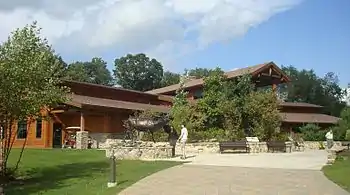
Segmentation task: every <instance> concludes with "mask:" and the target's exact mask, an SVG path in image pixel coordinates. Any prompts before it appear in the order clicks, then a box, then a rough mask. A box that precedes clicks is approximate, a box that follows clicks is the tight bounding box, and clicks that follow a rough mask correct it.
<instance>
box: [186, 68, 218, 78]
mask: <svg viewBox="0 0 350 195" xmlns="http://www.w3.org/2000/svg"><path fill="white" fill-rule="evenodd" d="M213 71H214V72H215V71H217V69H213V70H212V69H207V68H195V69H190V70H188V71H187V70H185V72H188V75H189V76H192V77H195V78H196V79H199V78H205V77H208V76H210V74H211V73H212V72H213Z"/></svg>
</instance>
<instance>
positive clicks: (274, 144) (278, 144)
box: [266, 141, 286, 152]
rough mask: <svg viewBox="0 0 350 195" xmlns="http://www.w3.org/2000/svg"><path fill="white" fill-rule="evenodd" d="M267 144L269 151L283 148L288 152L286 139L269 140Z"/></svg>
mask: <svg viewBox="0 0 350 195" xmlns="http://www.w3.org/2000/svg"><path fill="white" fill-rule="evenodd" d="M266 144H267V149H268V151H269V152H270V151H271V150H272V152H275V151H281V150H282V151H283V152H286V143H285V142H284V141H268V142H267V143H266Z"/></svg>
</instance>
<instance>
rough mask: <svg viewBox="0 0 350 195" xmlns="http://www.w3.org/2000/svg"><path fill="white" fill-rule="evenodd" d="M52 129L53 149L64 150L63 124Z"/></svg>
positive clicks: (54, 125) (58, 124) (55, 124)
mask: <svg viewBox="0 0 350 195" xmlns="http://www.w3.org/2000/svg"><path fill="white" fill-rule="evenodd" d="M52 129H53V140H52V147H53V148H62V124H61V123H54V124H53V128H52Z"/></svg>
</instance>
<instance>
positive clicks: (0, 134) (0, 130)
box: [0, 125, 5, 139]
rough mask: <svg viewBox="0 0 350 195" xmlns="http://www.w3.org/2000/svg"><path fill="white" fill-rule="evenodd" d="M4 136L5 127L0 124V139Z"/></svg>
mask: <svg viewBox="0 0 350 195" xmlns="http://www.w3.org/2000/svg"><path fill="white" fill-rule="evenodd" d="M4 138H5V129H4V126H2V125H0V139H4Z"/></svg>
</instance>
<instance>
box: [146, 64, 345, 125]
mask: <svg viewBox="0 0 350 195" xmlns="http://www.w3.org/2000/svg"><path fill="white" fill-rule="evenodd" d="M244 74H250V75H252V80H253V82H254V83H255V85H256V87H257V89H259V88H265V87H271V88H272V89H273V90H275V89H276V88H277V86H278V85H279V84H282V83H286V82H290V79H289V78H288V76H287V75H286V74H285V73H283V71H282V70H281V69H280V68H279V67H278V66H277V65H276V64H275V63H273V62H268V63H264V64H258V65H255V66H250V67H247V68H241V69H237V70H234V71H229V72H226V73H225V75H226V76H227V78H228V79H233V78H236V77H239V76H242V75H244ZM203 84H204V80H203V79H191V78H190V79H188V80H187V81H186V82H185V84H184V88H185V90H186V91H187V92H188V98H189V99H191V100H196V99H198V98H201V97H202V92H203ZM179 87H180V84H175V85H171V86H167V87H163V88H159V89H154V90H150V91H147V92H148V93H150V94H163V95H170V96H174V95H175V92H176V90H177V89H179ZM321 108H322V106H319V105H314V104H309V103H301V102H282V101H281V102H280V114H281V116H282V128H284V129H286V130H287V131H292V129H293V128H294V127H298V126H302V125H304V124H308V123H314V124H318V125H320V126H321V127H328V126H330V125H334V124H336V123H337V121H338V120H339V118H337V117H334V116H330V115H325V114H322V113H321Z"/></svg>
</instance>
